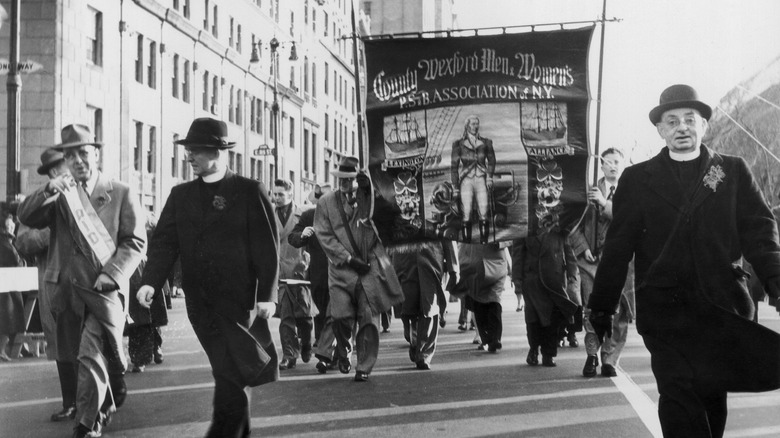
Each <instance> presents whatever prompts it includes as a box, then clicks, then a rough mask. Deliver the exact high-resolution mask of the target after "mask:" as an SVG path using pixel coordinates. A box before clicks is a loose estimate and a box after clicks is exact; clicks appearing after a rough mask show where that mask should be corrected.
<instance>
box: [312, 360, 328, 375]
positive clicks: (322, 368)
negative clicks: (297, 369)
mask: <svg viewBox="0 0 780 438" xmlns="http://www.w3.org/2000/svg"><path fill="white" fill-rule="evenodd" d="M314 367H315V368H317V372H318V373H320V374H325V373H327V372H328V363H327V362H325V361H324V360H321V361H319V362H317V365H315V366H314Z"/></svg>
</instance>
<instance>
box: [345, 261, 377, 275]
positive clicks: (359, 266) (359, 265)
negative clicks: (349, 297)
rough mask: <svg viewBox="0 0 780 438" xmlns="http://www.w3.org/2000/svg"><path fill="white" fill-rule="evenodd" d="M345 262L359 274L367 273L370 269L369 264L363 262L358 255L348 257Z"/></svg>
mask: <svg viewBox="0 0 780 438" xmlns="http://www.w3.org/2000/svg"><path fill="white" fill-rule="evenodd" d="M347 264H348V265H349V267H350V268H352V269H353V270H354V271H355V272H357V273H358V274H360V275H365V274H368V272H369V271H371V265H369V264H368V263H366V262H364V261H363V260H362V259H361V258H360V257H350V259H349V261H348V262H347Z"/></svg>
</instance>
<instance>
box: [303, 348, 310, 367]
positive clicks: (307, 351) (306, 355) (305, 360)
mask: <svg viewBox="0 0 780 438" xmlns="http://www.w3.org/2000/svg"><path fill="white" fill-rule="evenodd" d="M301 360H302V361H303V363H309V361H310V360H311V347H309V348H304V349H302V350H301Z"/></svg>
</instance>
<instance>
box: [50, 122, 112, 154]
mask: <svg viewBox="0 0 780 438" xmlns="http://www.w3.org/2000/svg"><path fill="white" fill-rule="evenodd" d="M60 134H61V136H62V143H60V144H58V145H55V146H54V147H53V148H52V149H55V150H58V151H61V150H63V149H67V148H75V147H79V146H86V145H92V146H97V147H102V146H103V143H100V142H99V141H95V136H94V135H92V131H90V130H89V126H86V125H81V124H78V123H74V124H72V125H68V126H66V127H64V128H62V132H61V133H60Z"/></svg>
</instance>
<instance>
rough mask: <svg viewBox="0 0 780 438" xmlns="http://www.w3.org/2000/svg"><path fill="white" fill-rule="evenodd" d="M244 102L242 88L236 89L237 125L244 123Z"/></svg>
mask: <svg viewBox="0 0 780 438" xmlns="http://www.w3.org/2000/svg"><path fill="white" fill-rule="evenodd" d="M243 102H244V99H243V96H242V94H241V90H240V89H239V90H238V91H236V125H238V126H243V125H244V114H243V107H244V105H243Z"/></svg>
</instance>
